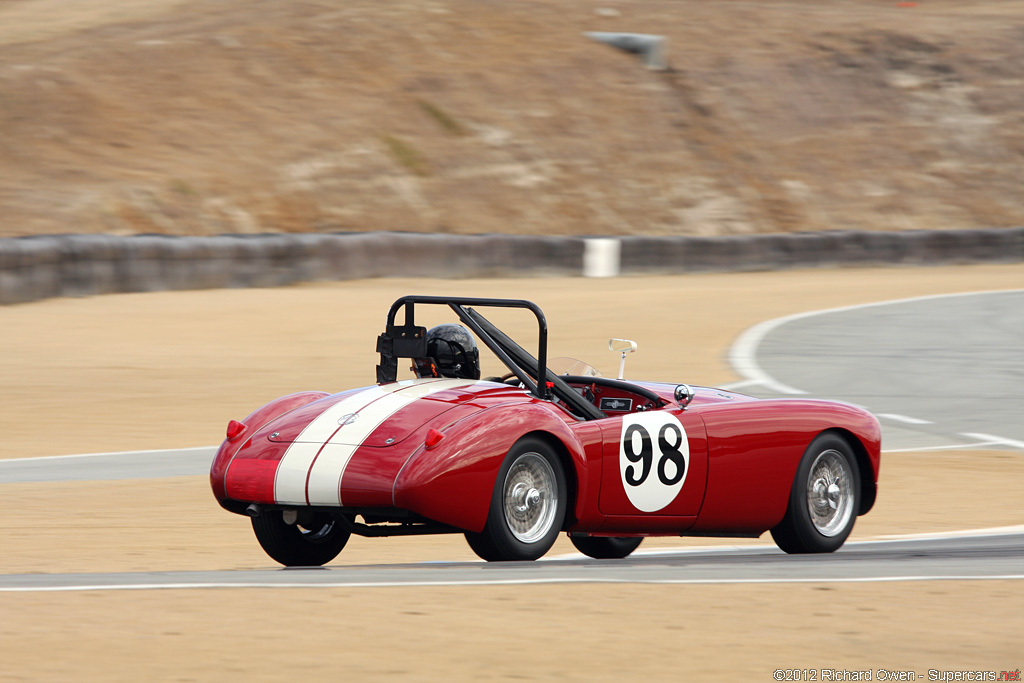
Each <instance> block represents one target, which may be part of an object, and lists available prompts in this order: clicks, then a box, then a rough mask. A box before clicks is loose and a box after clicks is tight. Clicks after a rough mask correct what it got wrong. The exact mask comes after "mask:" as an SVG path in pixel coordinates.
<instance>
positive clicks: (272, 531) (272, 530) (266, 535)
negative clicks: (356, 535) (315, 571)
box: [252, 510, 351, 567]
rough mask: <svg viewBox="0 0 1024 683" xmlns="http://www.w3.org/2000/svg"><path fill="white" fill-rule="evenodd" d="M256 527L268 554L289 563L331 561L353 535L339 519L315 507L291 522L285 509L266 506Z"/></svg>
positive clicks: (307, 564)
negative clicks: (286, 519) (285, 516)
mask: <svg viewBox="0 0 1024 683" xmlns="http://www.w3.org/2000/svg"><path fill="white" fill-rule="evenodd" d="M252 530H253V531H254V532H255V533H256V540H258V541H259V542H260V545H261V546H263V550H265V551H266V552H267V555H270V557H272V558H273V559H274V560H276V561H278V562H280V563H281V564H283V565H284V566H286V567H319V566H321V565H324V564H327V563H328V562H330V561H331V560H333V559H334V558H335V557H337V556H338V553H340V552H341V550H342V548H344V547H345V544H346V543H348V539H349V537H350V536H351V533H350V532H349V531H347V530H346V529H345V528H344V527H343V526H342V524H341V522H339V521H338V520H336V519H334V518H333V517H331V516H330V515H328V514H325V513H322V512H312V511H304V512H303V513H302V514H300V515H299V520H298V521H297V522H296V523H295V524H288V523H286V522H285V521H284V512H283V511H282V510H263V511H261V512H260V514H259V516H257V517H253V518H252Z"/></svg>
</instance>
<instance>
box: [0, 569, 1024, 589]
mask: <svg viewBox="0 0 1024 683" xmlns="http://www.w3.org/2000/svg"><path fill="white" fill-rule="evenodd" d="M1021 579H1024V574H996V575H994V576H971V575H962V574H939V575H935V576H928V575H912V576H872V577H845V578H835V577H826V576H817V577H808V578H766V579H642V580H633V579H611V578H586V579H584V578H575V577H572V578H545V579H493V580H488V579H478V580H471V581H396V582H393V583H389V582H386V581H332V582H330V583H270V582H267V581H253V582H238V583H224V582H215V581H211V582H203V581H196V582H193V583H167V584H159V583H150V584H110V585H81V586H52V587H49V586H31V587H28V586H21V587H0V593H69V592H78V591H133V590H198V589H206V588H319V589H322V588H451V587H456V588H462V587H466V586H525V585H530V586H536V585H543V584H595V583H609V584H627V585H636V584H647V585H672V584H675V585H709V584H710V585H714V584H725V585H735V584H793V583H892V582H908V581H1019V580H1021Z"/></svg>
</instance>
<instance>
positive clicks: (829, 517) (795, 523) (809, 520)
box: [772, 434, 860, 554]
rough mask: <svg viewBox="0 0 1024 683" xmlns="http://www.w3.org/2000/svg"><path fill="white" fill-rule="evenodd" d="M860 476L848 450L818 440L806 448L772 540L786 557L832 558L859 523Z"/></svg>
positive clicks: (833, 439) (828, 438) (838, 441)
mask: <svg viewBox="0 0 1024 683" xmlns="http://www.w3.org/2000/svg"><path fill="white" fill-rule="evenodd" d="M859 504H860V470H859V468H858V467H857V459H856V457H854V455H853V449H852V448H850V444H848V443H847V442H846V440H845V439H843V438H842V437H840V436H837V435H835V434H822V435H820V436H818V437H817V438H816V439H815V440H814V441H812V442H811V445H810V446H808V447H807V450H806V451H805V452H804V455H803V458H801V460H800V465H799V467H797V470H796V475H795V476H794V477H793V487H792V489H791V490H790V493H789V507H788V509H787V510H786V516H785V517H784V518H783V519H782V522H780V523H779V525H778V526H776V527H775V528H774V529H772V538H773V539H775V543H776V545H778V546H779V547H780V548H782V549H783V550H784V551H786V552H787V553H791V554H797V553H831V552H834V551H836V550H838V549H839V548H840V547H841V546H842V545H843V543H845V542H846V539H847V537H848V536H849V535H850V532H851V531H853V524H854V522H856V521H857V510H858V506H859Z"/></svg>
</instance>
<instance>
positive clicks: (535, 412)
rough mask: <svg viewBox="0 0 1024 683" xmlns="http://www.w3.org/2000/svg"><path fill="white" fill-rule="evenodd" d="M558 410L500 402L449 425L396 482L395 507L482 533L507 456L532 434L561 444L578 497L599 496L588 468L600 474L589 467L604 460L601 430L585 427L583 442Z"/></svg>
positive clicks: (419, 452)
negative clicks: (506, 405)
mask: <svg viewBox="0 0 1024 683" xmlns="http://www.w3.org/2000/svg"><path fill="white" fill-rule="evenodd" d="M555 410H558V409H553V408H552V407H550V406H548V405H547V404H541V403H538V404H533V405H526V406H516V407H515V409H514V410H509V409H508V408H507V407H501V406H496V407H494V408H488V409H486V410H483V411H481V412H479V413H475V414H474V415H472V416H470V417H467V418H465V419H463V420H461V421H459V422H457V423H455V424H454V425H452V426H450V427H448V428H447V429H445V430H444V432H443V433H444V439H442V440H441V441H440V442H439V443H438V444H437V445H436V446H434V447H433V448H426V447H425V446H421V447H420V448H419V449H417V450H416V452H415V453H413V455H412V456H411V457H410V458H409V460H408V461H407V462H406V464H405V467H403V468H402V471H401V472H400V473H399V474H398V477H397V478H396V480H395V488H394V504H395V506H396V507H398V508H402V509H406V510H411V511H413V512H416V513H418V514H420V515H423V516H424V517H427V518H429V519H432V520H435V521H437V522H441V523H443V524H449V525H451V526H454V527H458V528H460V529H465V530H466V531H473V532H480V531H483V528H484V524H485V523H486V522H487V513H488V510H489V508H490V504H491V495H492V493H493V492H494V485H495V482H496V481H497V478H498V470H499V469H500V468H501V465H502V463H503V462H504V459H505V455H506V454H507V453H508V451H509V449H510V448H512V446H513V445H514V444H515V443H516V442H517V441H519V440H520V439H521V438H523V437H524V436H527V435H531V434H534V435H539V436H541V437H542V438H545V439H547V440H549V441H550V440H555V441H556V442H557V443H556V444H555V446H556V448H555V450H556V453H559V455H560V457H561V458H562V460H563V466H564V469H565V472H566V477H567V479H568V480H569V481H570V482H572V484H571V485H570V490H573V489H575V490H576V491H577V496H576V499H577V501H579V500H582V499H583V498H584V497H585V496H586V495H587V494H588V492H589V491H590V490H591V488H593V490H594V491H595V495H596V489H597V486H598V484H599V482H597V481H591V480H590V479H591V477H588V472H592V473H594V475H596V476H598V477H599V476H600V466H599V464H598V466H596V467H590V468H588V467H587V459H588V456H589V457H590V458H592V459H597V460H598V461H599V459H600V449H601V447H600V439H601V437H600V430H599V429H594V430H592V431H593V434H590V433H589V432H588V431H586V430H583V431H584V434H585V438H584V440H583V441H581V440H580V438H579V435H578V434H576V433H574V432H576V431H580V430H579V429H578V428H577V429H570V428H569V426H568V425H567V424H566V422H565V420H564V419H562V418H561V417H560V416H559V415H558V414H557V413H555V412H554V411H555ZM580 426H581V427H585V426H586V423H580ZM588 445H589V446H590V447H589V448H588ZM571 509H572V508H570V510H571Z"/></svg>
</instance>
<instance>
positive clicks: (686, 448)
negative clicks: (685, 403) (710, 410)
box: [619, 412, 690, 512]
mask: <svg viewBox="0 0 1024 683" xmlns="http://www.w3.org/2000/svg"><path fill="white" fill-rule="evenodd" d="M689 464H690V444H689V442H688V441H687V440H686V430H684V429H683V425H682V423H681V422H680V421H679V420H678V418H676V416H675V415H672V414H670V413H662V412H649V413H633V414H630V415H626V416H625V417H623V418H622V435H621V437H620V438H619V473H620V474H621V475H622V485H623V488H625V489H626V495H627V496H628V497H629V502H631V503H632V504H633V505H634V506H635V507H636V509H637V510H641V511H643V512H657V511H658V510H661V509H662V508H664V507H665V506H667V505H668V504H669V503H671V502H672V501H673V500H675V498H676V496H677V495H679V491H681V490H682V488H683V482H684V481H686V473H687V471H688V469H689Z"/></svg>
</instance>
